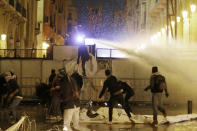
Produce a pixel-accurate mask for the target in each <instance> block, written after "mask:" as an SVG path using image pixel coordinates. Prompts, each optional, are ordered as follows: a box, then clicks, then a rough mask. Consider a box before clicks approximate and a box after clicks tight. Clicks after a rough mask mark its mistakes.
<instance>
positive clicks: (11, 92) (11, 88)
mask: <svg viewBox="0 0 197 131" xmlns="http://www.w3.org/2000/svg"><path fill="white" fill-rule="evenodd" d="M5 79H6V82H7V83H8V84H7V97H6V98H7V99H6V101H7V102H6V105H7V106H8V109H9V110H10V114H9V115H10V118H11V119H12V120H11V123H15V122H17V121H18V120H19V114H18V110H17V107H18V105H19V104H20V102H21V101H22V99H23V97H22V94H21V90H20V88H19V85H18V83H17V81H16V77H14V76H13V75H11V73H10V72H7V73H6V75H5Z"/></svg>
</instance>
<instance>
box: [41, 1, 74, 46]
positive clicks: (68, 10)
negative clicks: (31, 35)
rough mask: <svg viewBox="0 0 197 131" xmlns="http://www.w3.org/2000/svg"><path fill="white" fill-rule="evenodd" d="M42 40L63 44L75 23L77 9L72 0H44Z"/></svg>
mask: <svg viewBox="0 0 197 131" xmlns="http://www.w3.org/2000/svg"><path fill="white" fill-rule="evenodd" d="M43 4H44V16H43V17H44V25H43V40H44V41H47V42H49V43H52V44H54V43H55V44H57V45H64V44H65V43H66V38H67V37H69V36H70V35H71V33H72V28H73V26H74V25H76V23H77V10H76V8H75V7H73V6H72V0H44V3H43Z"/></svg>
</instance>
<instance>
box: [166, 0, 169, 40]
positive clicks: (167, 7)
mask: <svg viewBox="0 0 197 131" xmlns="http://www.w3.org/2000/svg"><path fill="white" fill-rule="evenodd" d="M166 16H167V19H166V20H167V21H166V25H167V31H166V42H167V43H168V37H169V34H168V32H169V29H168V26H169V20H168V19H169V0H167V6H166Z"/></svg>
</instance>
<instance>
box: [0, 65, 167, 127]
mask: <svg viewBox="0 0 197 131" xmlns="http://www.w3.org/2000/svg"><path fill="white" fill-rule="evenodd" d="M105 75H106V80H105V81H104V84H103V88H102V90H101V92H100V94H99V96H98V100H97V102H101V101H102V99H101V98H102V96H103V95H104V93H105V91H108V92H109V93H110V98H109V100H108V106H109V121H108V124H112V116H113V108H114V106H115V105H116V104H117V103H119V104H121V105H122V108H124V110H125V112H126V114H127V116H128V118H129V120H130V121H131V123H133V124H134V123H135V120H134V119H132V116H131V112H132V109H131V107H130V103H129V99H130V98H131V97H132V96H134V94H135V93H134V90H133V88H132V87H130V86H129V85H128V84H127V83H126V82H123V81H120V80H118V79H117V78H116V77H115V76H114V75H112V72H111V70H109V69H106V70H105ZM0 84H1V85H0V88H1V92H0V96H1V100H2V102H1V103H2V106H3V107H4V108H7V109H9V115H10V117H11V118H12V121H13V123H15V122H16V121H17V120H18V119H19V117H18V114H17V107H18V105H19V104H20V102H21V100H22V99H23V97H22V95H21V90H20V88H19V85H18V83H17V77H16V75H15V74H14V73H13V72H12V71H9V72H5V73H2V74H1V75H0ZM82 86H83V76H81V75H79V74H78V73H77V72H74V73H73V74H71V75H68V73H67V72H66V69H65V68H61V69H59V70H58V73H57V74H56V71H55V69H52V70H51V75H50V76H49V84H48V85H47V92H48V95H47V98H46V99H47V100H48V105H49V106H48V107H49V110H48V114H49V116H51V117H55V118H57V119H59V120H61V119H63V126H64V130H65V131H72V128H71V126H70V124H71V122H72V123H73V128H75V129H78V130H84V131H88V130H89V129H86V128H85V127H80V126H79V112H80V91H81V88H82ZM149 89H150V90H151V92H152V109H153V123H152V124H153V125H156V124H158V121H157V110H159V111H161V112H162V113H163V116H164V117H165V118H166V116H167V111H166V109H165V108H164V107H163V106H162V104H161V97H162V92H163V91H165V95H166V97H168V96H169V94H168V91H167V86H166V81H165V77H164V76H163V75H161V74H159V72H158V68H157V67H153V68H152V75H151V78H150V85H149V86H148V87H147V88H145V89H144V90H145V91H148V90H149ZM40 92H42V91H40ZM41 95H42V94H41ZM45 97H46V96H45Z"/></svg>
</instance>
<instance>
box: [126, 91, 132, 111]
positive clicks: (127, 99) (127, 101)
mask: <svg viewBox="0 0 197 131" xmlns="http://www.w3.org/2000/svg"><path fill="white" fill-rule="evenodd" d="M130 98H131V96H130V95H127V94H126V96H125V107H126V108H127V110H128V111H129V112H132V109H131V106H130V104H129V99H130Z"/></svg>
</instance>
